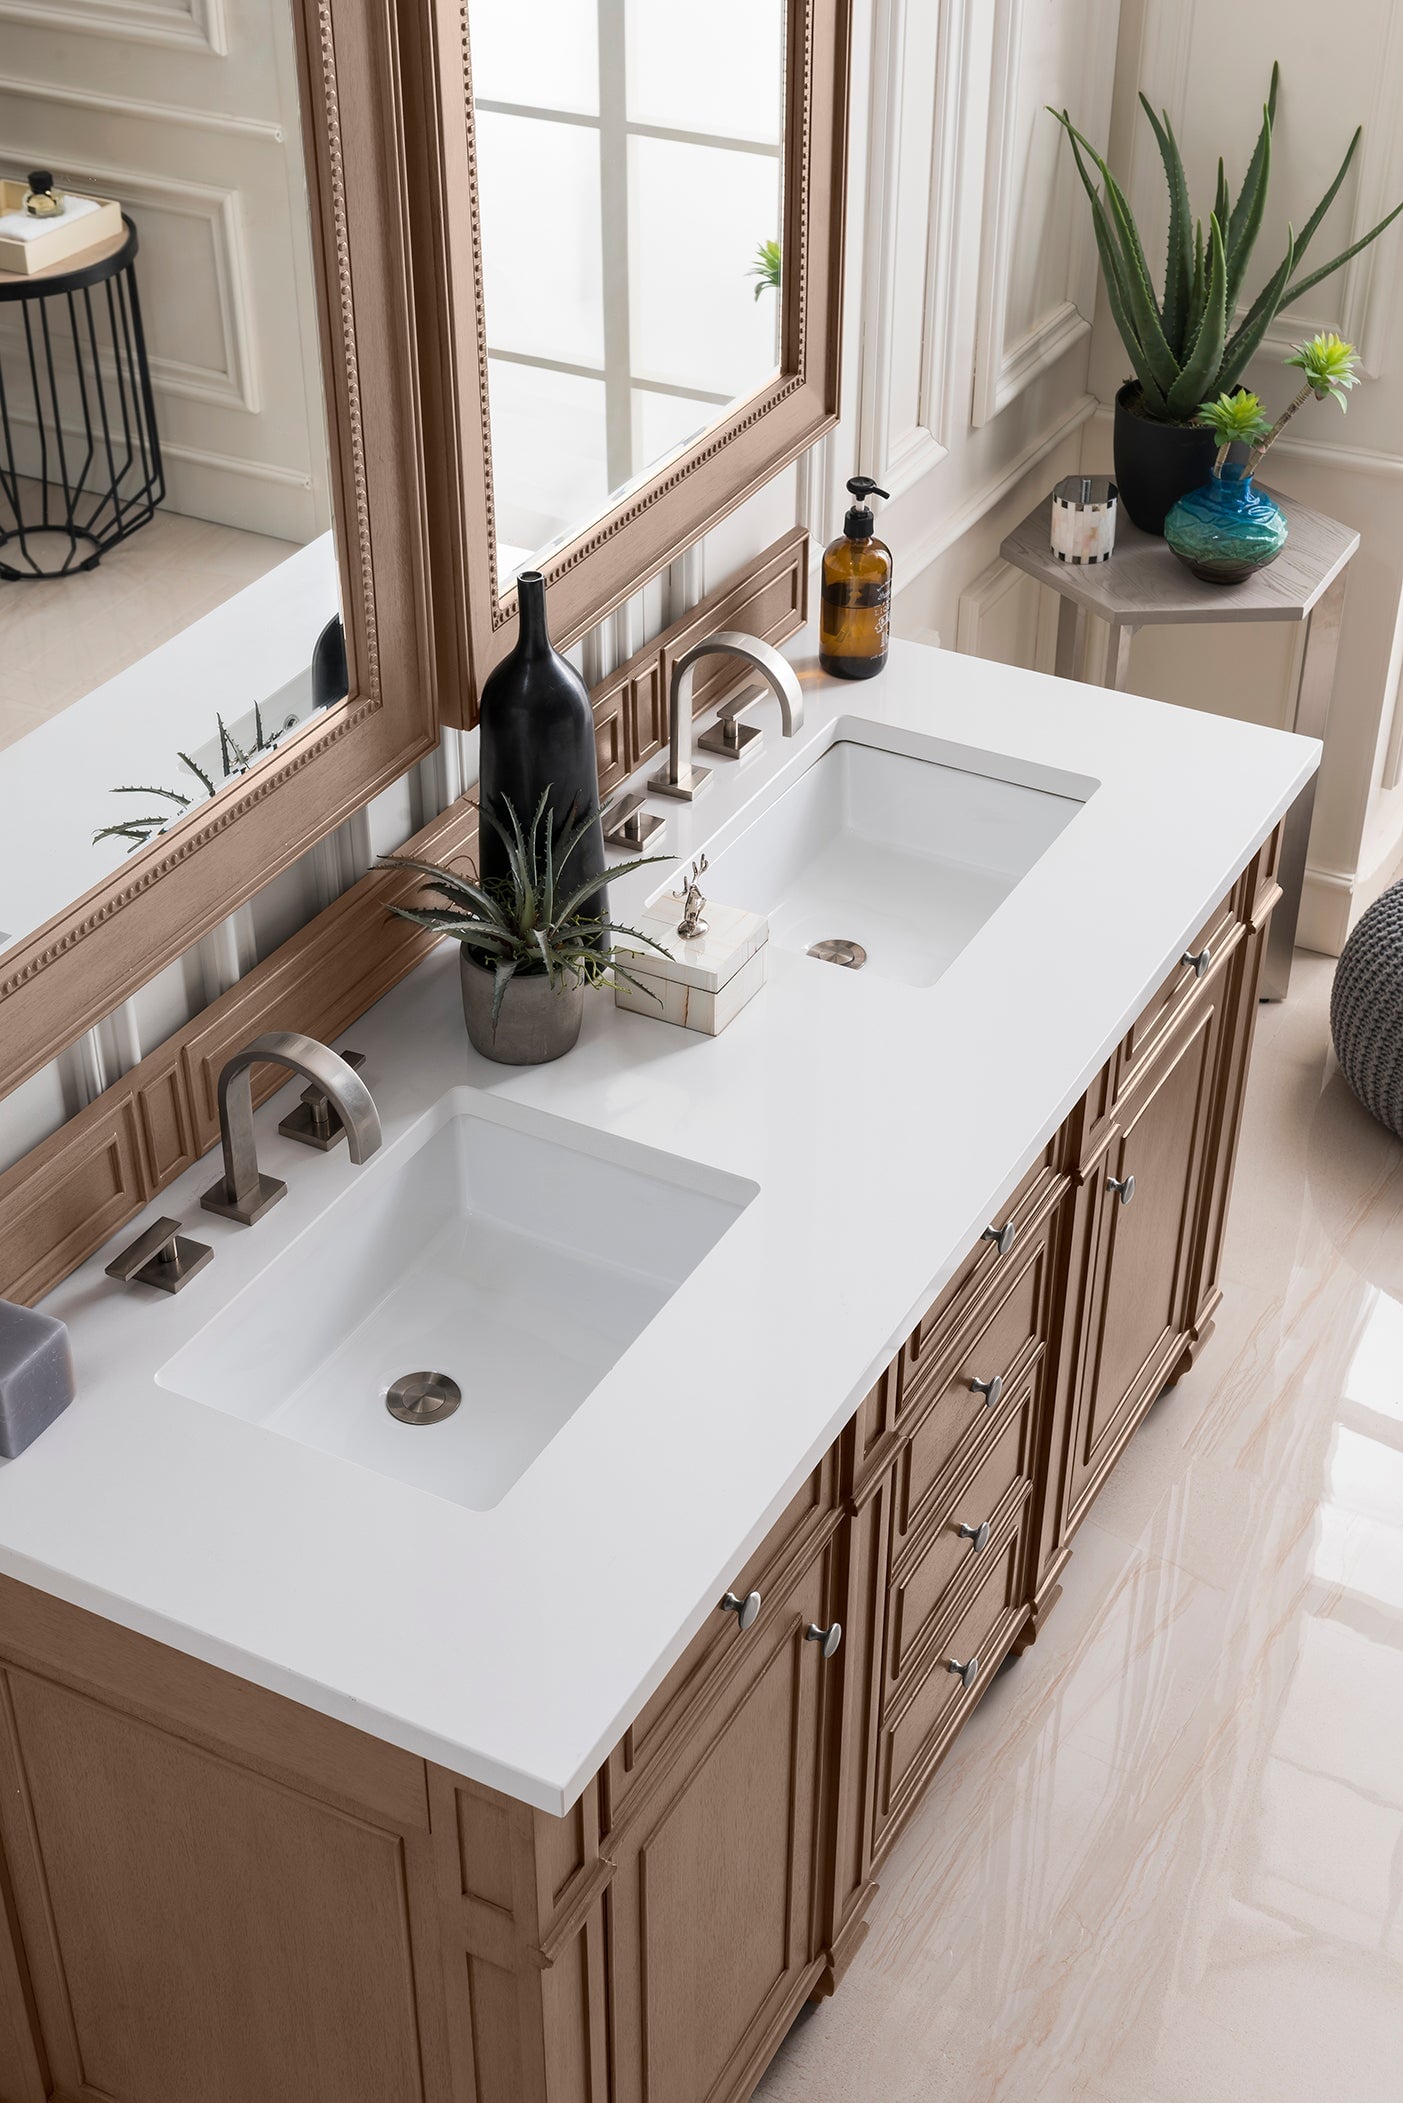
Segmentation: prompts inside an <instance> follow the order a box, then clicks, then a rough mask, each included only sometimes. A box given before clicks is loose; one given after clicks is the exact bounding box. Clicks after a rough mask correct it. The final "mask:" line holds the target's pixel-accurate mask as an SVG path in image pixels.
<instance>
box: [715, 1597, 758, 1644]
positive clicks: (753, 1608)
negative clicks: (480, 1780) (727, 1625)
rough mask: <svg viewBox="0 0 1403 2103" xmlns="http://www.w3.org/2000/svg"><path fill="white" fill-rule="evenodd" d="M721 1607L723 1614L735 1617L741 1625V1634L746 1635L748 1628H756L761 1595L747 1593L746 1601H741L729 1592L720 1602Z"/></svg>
mask: <svg viewBox="0 0 1403 2103" xmlns="http://www.w3.org/2000/svg"><path fill="white" fill-rule="evenodd" d="M720 1607H721V1612H722V1613H723V1614H734V1615H735V1617H736V1620H737V1621H738V1622H739V1624H740V1632H741V1634H742V1635H744V1634H745V1631H746V1630H747V1629H748V1628H754V1626H755V1623H756V1619H757V1618H758V1616H759V1612H760V1594H759V1593H758V1592H747V1593H746V1595H745V1597H744V1599H739V1598H737V1596H736V1594H735V1593H734V1592H728V1593H727V1594H726V1596H725V1598H724V1599H723V1600H722V1601H721V1602H720Z"/></svg>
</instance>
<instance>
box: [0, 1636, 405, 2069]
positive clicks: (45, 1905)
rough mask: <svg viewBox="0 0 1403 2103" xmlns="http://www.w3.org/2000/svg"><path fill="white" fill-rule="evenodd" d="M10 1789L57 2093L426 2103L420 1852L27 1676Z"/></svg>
mask: <svg viewBox="0 0 1403 2103" xmlns="http://www.w3.org/2000/svg"><path fill="white" fill-rule="evenodd" d="M0 1783H3V1788H2V1789H0V1798H2V1799H3V1801H0V1829H3V1840H4V1854H5V1859H6V1862H7V1863H8V1866H9V1871H10V1879H11V1885H12V1903H13V1906H14V1911H15V1917H16V1919H17V1922H18V1941H19V1947H20V1951H21V1958H22V1961H23V1963H24V1964H25V1966H26V1968H27V1971H28V1976H29V1981H30V1990H31V1991H32V1994H33V1999H34V2003H35V2006H36V2008H37V2012H38V2020H39V2027H40V2032H41V2035H42V2039H43V2046H44V2050H45V2053H46V2055H47V2060H48V2066H49V2078H50V2082H51V2084H52V2088H51V2089H49V2088H46V2089H45V2090H43V2091H41V2093H43V2094H48V2093H55V2094H57V2095H59V2096H62V2097H63V2098H65V2099H76V2098H80V2097H81V2098H84V2099H93V2103H96V2099H98V2098H101V2099H104V2103H105V2099H109V2098H111V2099H119V2103H195V2099H197V2098H198V2103H254V2099H257V2103H311V2099H314V2098H315V2099H318V2103H320V2099H322V2098H330V2097H333V2096H334V2097H336V2098H337V2103H427V2099H428V2098H429V2096H430V2090H429V2088H428V2087H426V2083H425V2078H424V2061H425V2053H424V2050H423V2049H422V2041H421V2038H420V2031H419V2016H418V2010H417V2008H416V2001H415V1964H414V1956H413V1953H412V1951H411V1944H410V1926H409V1922H410V1913H411V1906H410V1894H409V1890H408V1879H407V1871H406V1860H405V1847H404V1836H403V1835H402V1834H401V1833H399V1832H397V1831H395V1830H393V1829H392V1828H390V1827H389V1826H387V1825H383V1824H380V1823H378V1822H376V1821H375V1820H373V1819H372V1818H370V1817H368V1816H357V1815H354V1814H353V1813H351V1812H349V1811H346V1810H343V1809H341V1808H338V1807H335V1806H333V1805H331V1804H329V1803H327V1802H323V1801H319V1800H318V1799H317V1798H315V1797H314V1796H311V1795H307V1794H304V1793H302V1792H301V1791H300V1790H298V1789H296V1788H292V1787H289V1786H287V1785H285V1784H284V1783H282V1782H278V1781H275V1780H272V1779H270V1778H269V1777H267V1776H266V1775H263V1774H260V1773H257V1772H255V1771H253V1770H252V1769H250V1768H247V1767H245V1766H243V1765H242V1764H240V1763H239V1762H237V1761H235V1760H232V1759H230V1758H227V1757H225V1756H223V1755H222V1754H220V1753H217V1752H214V1751H210V1750H207V1749H206V1748H204V1747H202V1746H199V1745H197V1744H193V1743H190V1742H187V1741H186V1740H184V1739H182V1738H179V1737H177V1736H175V1735H173V1734H171V1733H169V1732H167V1731H165V1730H162V1729H155V1728H152V1727H151V1726H149V1725H147V1724H146V1723H143V1722H141V1721H139V1720H137V1719H136V1718H134V1717H133V1716H131V1715H128V1714H125V1713H123V1712H121V1711H120V1710H118V1709H116V1708H113V1707H109V1706H108V1705H107V1704H106V1703H105V1702H102V1701H98V1700H95V1699H93V1698H91V1697H90V1696H88V1695H85V1694H80V1693H78V1692H76V1691H74V1690H73V1689H71V1688H69V1687H66V1686H63V1685H61V1684H60V1683H58V1682H57V1681H54V1680H50V1679H46V1678H42V1677H40V1676H39V1675H37V1674H34V1673H31V1672H27V1671H23V1670H18V1669H10V1670H6V1671H4V1672H3V1673H0ZM3 1898H4V1894H3V1890H0V1904H3ZM0 2035H3V2027H2V2026H0ZM10 2078H11V2077H10V2073H9V2070H8V2069H7V2070H4V2071H3V2072H0V2095H4V2096H5V2097H6V2103H8V2098H9V2095H10V2090H9V2089H8V2088H7V2086H6V2083H7V2081H9V2080H10ZM15 2093H16V2094H17V2095H18V2096H21V2097H24V2096H25V2095H26V2091H25V2090H24V2089H23V2088H19V2089H17V2090H15ZM435 2093H438V2094H441V2093H442V2092H441V2091H435Z"/></svg>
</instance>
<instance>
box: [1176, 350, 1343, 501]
mask: <svg viewBox="0 0 1403 2103" xmlns="http://www.w3.org/2000/svg"><path fill="white" fill-rule="evenodd" d="M1357 356H1358V353H1357V352H1356V350H1355V348H1354V345H1353V344H1352V343H1346V342H1345V341H1344V339H1343V337H1341V336H1337V335H1336V334H1335V332H1334V330H1333V329H1328V330H1325V331H1323V332H1322V333H1321V334H1320V335H1319V336H1312V337H1311V339H1310V341H1309V343H1298V344H1297V345H1296V348H1295V349H1294V350H1293V351H1292V352H1291V353H1290V354H1289V355H1288V357H1287V358H1286V360H1285V362H1286V364H1288V365H1294V366H1296V367H1298V369H1299V370H1300V371H1301V372H1303V373H1304V374H1305V376H1306V377H1305V383H1304V385H1303V386H1302V387H1300V388H1299V389H1298V390H1297V392H1296V393H1295V394H1294V395H1293V396H1292V398H1291V400H1290V401H1289V402H1288V403H1287V404H1286V407H1285V408H1284V409H1283V410H1282V412H1281V414H1280V416H1278V418H1277V419H1276V422H1275V423H1271V422H1269V420H1268V418H1267V413H1266V411H1265V409H1264V408H1263V407H1262V403H1261V398H1260V396H1258V395H1255V394H1249V393H1247V392H1246V390H1245V389H1243V388H1239V389H1238V391H1237V393H1236V394H1220V395H1219V396H1218V398H1217V400H1216V401H1212V402H1203V403H1202V404H1201V405H1200V407H1199V412H1198V418H1197V421H1198V422H1199V423H1201V424H1206V425H1207V426H1208V428H1209V430H1210V431H1212V432H1213V433H1214V435H1215V437H1216V438H1217V440H1218V453H1217V457H1216V459H1215V460H1214V462H1213V465H1214V467H1215V468H1220V467H1221V466H1222V465H1223V462H1224V461H1225V460H1226V459H1227V457H1228V448H1229V447H1230V446H1233V445H1245V446H1248V447H1249V448H1250V451H1249V453H1248V456H1247V462H1246V469H1245V472H1246V473H1247V474H1249V475H1251V474H1255V473H1256V471H1257V468H1258V465H1259V464H1260V462H1261V459H1262V456H1263V454H1264V453H1266V452H1267V451H1268V450H1269V448H1270V447H1271V446H1273V445H1274V444H1275V443H1276V441H1277V439H1278V438H1279V437H1280V436H1281V434H1282V432H1283V431H1284V430H1285V428H1286V426H1287V424H1288V423H1290V421H1291V418H1292V417H1293V416H1294V415H1295V413H1296V411H1297V410H1298V409H1299V408H1300V406H1301V404H1302V402H1304V401H1305V399H1306V397H1307V395H1311V394H1313V395H1314V396H1315V398H1316V400H1317V401H1318V402H1323V401H1329V400H1332V399H1333V400H1334V401H1337V402H1338V403H1339V405H1340V407H1341V409H1347V408H1348V407H1349V404H1348V402H1347V401H1346V400H1345V396H1346V395H1347V394H1348V392H1349V390H1350V388H1351V387H1357V386H1358V385H1359V374H1358V373H1357V372H1356V371H1355V362H1356V359H1357Z"/></svg>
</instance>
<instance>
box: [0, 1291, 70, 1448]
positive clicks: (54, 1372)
mask: <svg viewBox="0 0 1403 2103" xmlns="http://www.w3.org/2000/svg"><path fill="white" fill-rule="evenodd" d="M74 1391H75V1390H74V1385H73V1356H72V1353H71V1352H70V1350H69V1348H68V1331H67V1329H66V1328H65V1327H64V1325H63V1323H62V1322H59V1321H55V1319H54V1317H53V1316H52V1315H51V1314H40V1313H39V1312H38V1311H37V1309H35V1308H33V1307H17V1306H16V1305H15V1303H14V1302H13V1301H12V1300H0V1460H15V1459H16V1458H17V1457H18V1456H19V1455H20V1454H21V1453H23V1451H24V1449H25V1447H26V1446H32V1445H33V1443H34V1441H35V1439H37V1438H38V1436H39V1434H40V1432H41V1431H47V1430H48V1428H49V1426H50V1424H52V1423H53V1421H54V1418H55V1417H57V1416H62V1414H63V1412H64V1410H65V1409H67V1407H68V1405H69V1403H70V1402H71V1401H72V1400H73V1396H74Z"/></svg>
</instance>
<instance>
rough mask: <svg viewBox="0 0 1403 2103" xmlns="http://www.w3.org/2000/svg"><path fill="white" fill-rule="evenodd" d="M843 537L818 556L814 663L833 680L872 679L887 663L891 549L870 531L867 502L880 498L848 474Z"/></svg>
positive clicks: (862, 478)
mask: <svg viewBox="0 0 1403 2103" xmlns="http://www.w3.org/2000/svg"><path fill="white" fill-rule="evenodd" d="M848 488H849V489H850V490H851V491H852V494H853V499H854V502H853V506H852V509H851V510H850V511H849V513H848V515H847V517H846V518H845V519H844V521H843V537H842V539H841V540H835V541H833V542H832V543H831V544H830V545H829V546H828V547H827V548H826V549H825V550H824V555H823V594H822V607H821V610H820V613H819V619H818V661H819V663H820V665H821V666H822V667H823V669H824V671H825V672H833V673H836V675H837V677H838V678H839V679H872V678H874V677H875V676H876V674H877V673H878V672H880V671H881V669H882V667H883V665H884V664H885V663H886V661H887V624H888V621H889V620H890V618H891V549H890V548H888V547H887V546H885V544H884V543H883V542H882V541H880V540H878V539H877V538H876V536H875V534H874V533H873V530H872V507H871V505H870V504H869V502H868V499H869V498H870V497H884V496H885V495H886V491H885V489H878V487H877V485H876V483H875V482H874V481H873V480H872V479H871V477H870V476H868V475H854V476H853V478H852V480H851V482H849V484H848Z"/></svg>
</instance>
